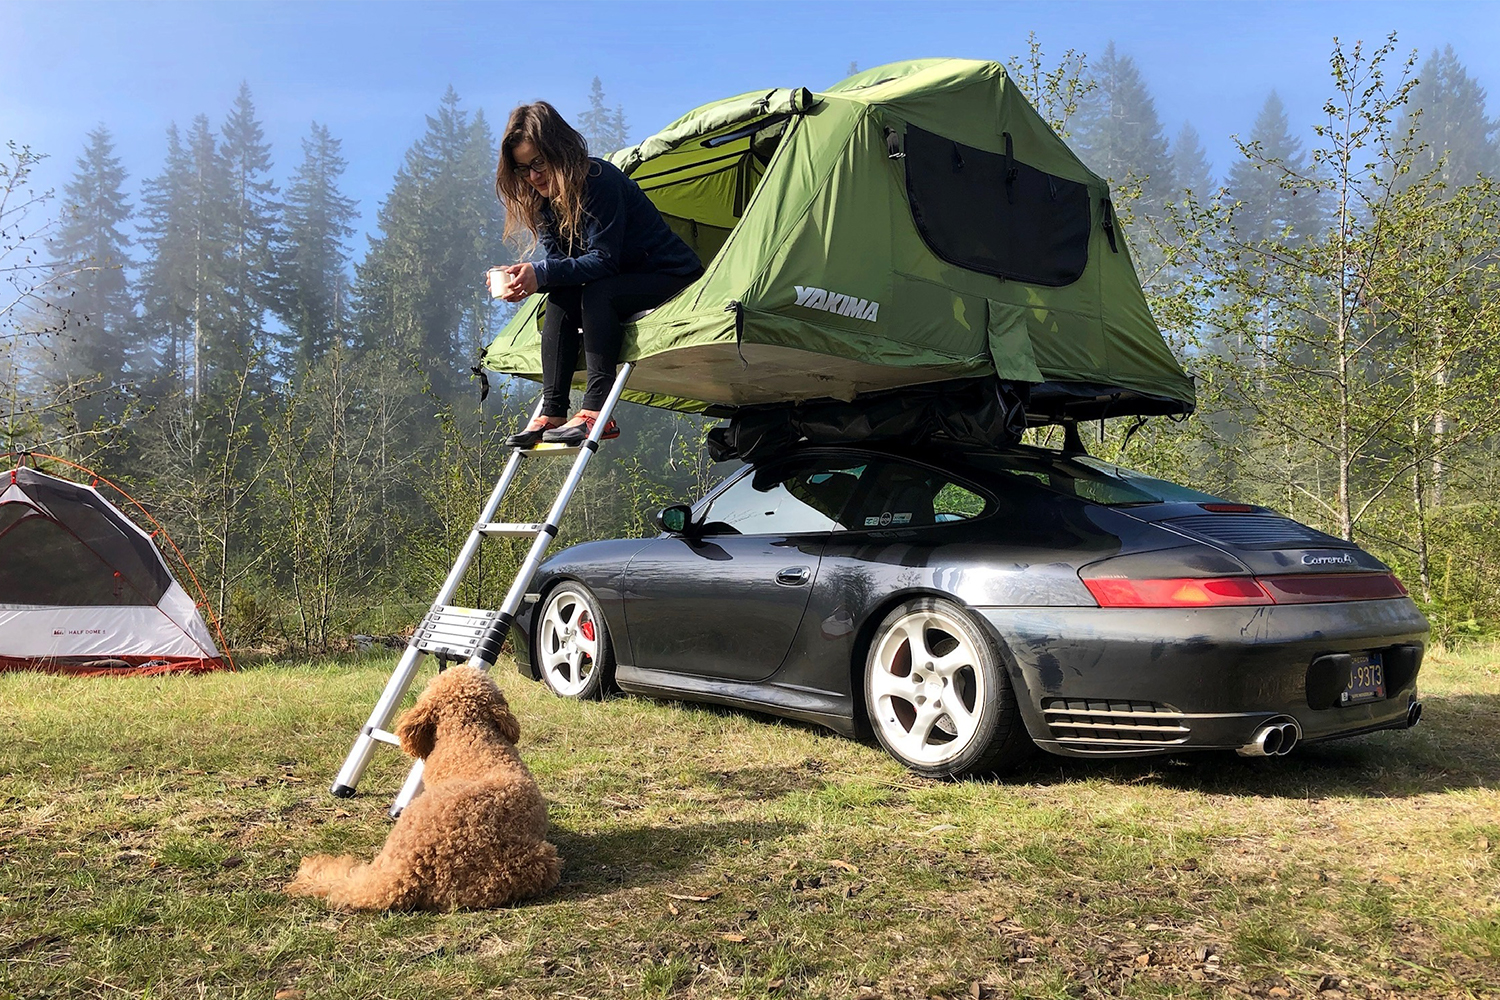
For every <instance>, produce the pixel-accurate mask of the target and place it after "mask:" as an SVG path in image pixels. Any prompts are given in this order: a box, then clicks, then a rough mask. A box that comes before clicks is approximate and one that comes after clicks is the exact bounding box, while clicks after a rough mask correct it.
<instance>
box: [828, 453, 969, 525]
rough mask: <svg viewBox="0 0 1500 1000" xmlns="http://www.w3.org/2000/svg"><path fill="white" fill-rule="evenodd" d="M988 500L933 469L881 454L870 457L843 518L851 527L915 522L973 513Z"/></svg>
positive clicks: (963, 517)
mask: <svg viewBox="0 0 1500 1000" xmlns="http://www.w3.org/2000/svg"><path fill="white" fill-rule="evenodd" d="M989 508H990V502H989V501H988V500H987V499H986V498H985V497H983V496H981V495H980V494H979V493H977V492H975V491H974V490H972V489H970V488H969V487H967V486H965V485H963V484H962V483H959V482H955V481H954V480H952V479H950V478H949V477H947V476H945V475H943V474H942V473H941V472H938V471H936V470H934V469H927V468H923V467H922V466H919V465H911V464H909V463H906V462H899V461H895V460H886V461H882V462H877V463H871V467H870V469H869V471H868V472H867V473H866V475H865V476H864V478H863V479H862V480H861V481H860V487H859V490H858V492H857V493H856V494H855V497H854V500H853V502H852V503H850V505H849V509H848V510H847V511H845V513H844V523H845V524H846V525H848V526H849V527H850V528H851V529H854V530H859V529H865V528H921V527H926V526H930V525H934V524H946V523H949V522H952V521H966V520H968V519H970V518H974V517H979V516H980V515H981V514H984V513H986V512H987V511H988V510H989Z"/></svg>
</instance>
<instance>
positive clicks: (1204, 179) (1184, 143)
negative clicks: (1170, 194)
mask: <svg viewBox="0 0 1500 1000" xmlns="http://www.w3.org/2000/svg"><path fill="white" fill-rule="evenodd" d="M1172 177H1173V179H1174V180H1175V181H1176V182H1177V190H1178V192H1179V200H1180V199H1181V198H1182V197H1185V196H1186V195H1187V194H1189V193H1191V194H1192V196H1193V197H1194V198H1195V199H1196V200H1198V201H1199V202H1203V201H1207V200H1208V198H1209V196H1210V195H1212V194H1213V188H1214V176H1213V168H1211V167H1210V166H1209V165H1208V155H1207V154H1206V153H1205V152H1204V151H1203V142H1202V140H1201V139H1200V138H1199V136H1198V130H1197V129H1195V128H1193V126H1192V123H1191V122H1183V123H1182V131H1180V132H1178V133H1177V141H1176V142H1174V143H1173V144H1172Z"/></svg>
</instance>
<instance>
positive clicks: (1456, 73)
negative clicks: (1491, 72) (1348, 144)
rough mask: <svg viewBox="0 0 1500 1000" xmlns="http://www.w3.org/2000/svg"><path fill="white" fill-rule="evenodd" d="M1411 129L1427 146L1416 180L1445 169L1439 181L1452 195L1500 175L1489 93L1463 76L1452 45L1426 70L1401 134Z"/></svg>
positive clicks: (1498, 126) (1498, 129)
mask: <svg viewBox="0 0 1500 1000" xmlns="http://www.w3.org/2000/svg"><path fill="white" fill-rule="evenodd" d="M1412 129H1415V130H1416V140H1417V141H1418V142H1419V143H1422V144H1423V145H1424V146H1425V148H1424V149H1423V150H1421V152H1420V154H1419V155H1418V156H1417V157H1416V159H1415V161H1414V163H1413V167H1412V179H1414V177H1415V176H1419V175H1426V174H1428V173H1430V172H1431V171H1433V170H1435V169H1437V168H1438V165H1439V164H1440V163H1441V164H1442V172H1441V174H1439V178H1438V179H1439V180H1441V181H1442V182H1443V184H1444V185H1445V186H1446V187H1447V188H1448V189H1449V190H1453V189H1455V188H1458V187H1460V186H1462V185H1464V184H1471V183H1473V181H1474V179H1475V178H1476V177H1478V176H1479V175H1480V174H1484V175H1486V176H1490V177H1493V176H1496V175H1497V174H1500V141H1497V140H1500V121H1496V120H1495V119H1492V118H1490V117H1489V116H1488V115H1486V113H1485V93H1484V88H1483V87H1481V86H1480V85H1479V81H1477V80H1475V79H1474V78H1473V77H1471V76H1469V74H1468V73H1467V72H1466V71H1465V70H1464V67H1463V64H1462V63H1460V62H1459V61H1458V56H1456V55H1455V54H1454V52H1453V46H1451V45H1449V46H1447V47H1446V48H1444V49H1443V51H1442V52H1441V53H1439V52H1436V51H1434V52H1433V53H1432V55H1431V56H1429V57H1428V58H1427V61H1426V62H1424V63H1423V64H1422V68H1421V70H1420V71H1419V73H1418V82H1417V85H1416V87H1414V88H1413V89H1412V99H1411V105H1410V107H1408V108H1407V110H1406V112H1405V113H1404V114H1403V115H1402V117H1401V129H1400V131H1401V134H1405V133H1406V132H1408V131H1410V130H1412ZM1408 183H1410V179H1409V180H1408Z"/></svg>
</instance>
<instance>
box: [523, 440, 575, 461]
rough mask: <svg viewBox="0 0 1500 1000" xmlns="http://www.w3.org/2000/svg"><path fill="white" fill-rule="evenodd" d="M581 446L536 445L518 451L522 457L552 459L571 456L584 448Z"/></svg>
mask: <svg viewBox="0 0 1500 1000" xmlns="http://www.w3.org/2000/svg"><path fill="white" fill-rule="evenodd" d="M582 447H583V445H581V444H546V443H543V444H534V445H532V446H531V447H530V448H518V449H516V450H517V451H519V452H520V453H521V454H522V455H529V456H532V457H542V458H550V457H552V456H554V455H571V454H573V453H574V452H576V451H578V449H580V448H582Z"/></svg>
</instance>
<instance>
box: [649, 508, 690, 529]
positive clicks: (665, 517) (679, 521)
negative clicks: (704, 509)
mask: <svg viewBox="0 0 1500 1000" xmlns="http://www.w3.org/2000/svg"><path fill="white" fill-rule="evenodd" d="M692 519H693V510H692V508H691V507H689V506H688V505H687V504H681V503H674V504H673V505H672V506H670V507H663V508H662V509H661V510H659V511H657V512H656V514H655V516H654V517H653V520H654V521H655V522H656V526H657V527H658V528H660V529H661V530H662V531H665V532H666V533H667V534H669V535H685V534H687V530H688V525H689V524H691V523H692Z"/></svg>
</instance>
